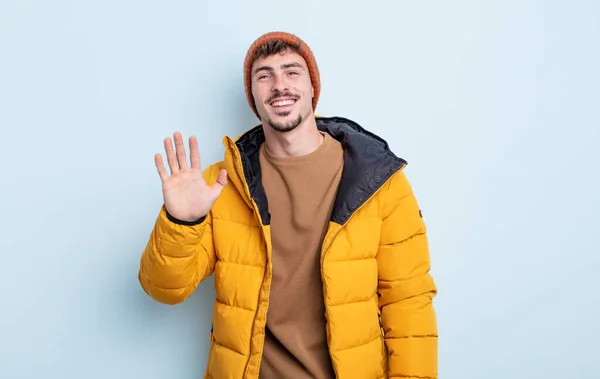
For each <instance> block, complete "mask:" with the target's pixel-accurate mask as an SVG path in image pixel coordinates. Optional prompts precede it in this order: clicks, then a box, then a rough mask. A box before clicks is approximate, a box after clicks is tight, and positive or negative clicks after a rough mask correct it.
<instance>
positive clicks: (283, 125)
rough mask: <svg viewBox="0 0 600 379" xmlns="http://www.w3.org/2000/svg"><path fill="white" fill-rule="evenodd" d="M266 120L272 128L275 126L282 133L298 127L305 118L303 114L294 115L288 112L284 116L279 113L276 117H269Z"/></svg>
mask: <svg viewBox="0 0 600 379" xmlns="http://www.w3.org/2000/svg"><path fill="white" fill-rule="evenodd" d="M266 121H267V124H269V126H271V128H273V129H274V130H276V131H278V132H280V133H287V132H291V131H292V130H294V129H296V128H297V127H298V126H299V125H300V124H302V121H304V118H303V117H302V115H298V116H296V117H294V116H292V115H289V114H288V115H286V116H283V117H282V116H279V115H277V116H276V117H267V119H266Z"/></svg>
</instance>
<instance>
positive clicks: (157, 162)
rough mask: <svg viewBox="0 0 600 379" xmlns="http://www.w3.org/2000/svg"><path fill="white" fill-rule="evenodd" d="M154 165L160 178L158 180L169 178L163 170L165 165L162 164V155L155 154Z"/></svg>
mask: <svg viewBox="0 0 600 379" xmlns="http://www.w3.org/2000/svg"><path fill="white" fill-rule="evenodd" d="M154 164H155V165H156V169H157V170H158V176H160V180H163V181H164V180H166V179H168V178H169V175H168V174H167V170H166V169H165V165H164V163H163V159H162V155H160V154H155V155H154Z"/></svg>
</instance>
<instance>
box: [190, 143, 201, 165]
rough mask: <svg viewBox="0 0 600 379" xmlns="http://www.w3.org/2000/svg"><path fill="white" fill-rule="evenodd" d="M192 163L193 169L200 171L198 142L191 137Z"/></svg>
mask: <svg viewBox="0 0 600 379" xmlns="http://www.w3.org/2000/svg"><path fill="white" fill-rule="evenodd" d="M190 163H191V166H192V168H197V169H200V152H199V151H198V140H197V139H196V137H194V136H191V137H190Z"/></svg>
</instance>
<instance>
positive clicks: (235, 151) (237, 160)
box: [232, 144, 269, 377]
mask: <svg viewBox="0 0 600 379" xmlns="http://www.w3.org/2000/svg"><path fill="white" fill-rule="evenodd" d="M232 150H233V155H234V158H235V159H234V162H235V166H236V169H237V170H238V175H239V173H241V174H242V176H241V177H242V178H244V180H243V182H244V184H245V185H246V186H247V184H246V176H245V175H244V168H243V167H241V165H240V161H241V157H240V154H239V151H238V148H237V146H235V144H234V147H232ZM247 196H248V197H249V198H250V202H251V203H252V207H253V208H254V216H255V217H256V221H257V222H258V225H259V226H260V231H261V233H262V235H263V240H264V241H265V244H267V238H266V235H265V231H264V228H263V227H262V220H261V219H260V216H259V214H260V212H259V211H258V208H257V206H256V202H255V201H254V199H252V196H250V191H247ZM268 255H269V252H268V248H267V258H268ZM268 264H269V262H268V259H266V260H265V271H264V273H263V280H262V283H261V285H260V288H261V289H260V291H262V288H263V287H264V285H265V279H266V276H267V269H268ZM259 308H260V292H259V294H258V302H257V304H256V312H255V313H254V320H253V321H252V328H251V329H250V339H249V340H248V341H250V348H249V350H248V360H247V361H246V367H245V368H244V377H246V376H247V373H248V367H249V366H250V360H251V359H252V336H254V328H255V327H256V318H257V317H258V311H259Z"/></svg>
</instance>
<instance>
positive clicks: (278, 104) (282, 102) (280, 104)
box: [272, 100, 296, 107]
mask: <svg viewBox="0 0 600 379" xmlns="http://www.w3.org/2000/svg"><path fill="white" fill-rule="evenodd" d="M295 102H296V100H280V101H275V102H273V104H272V105H273V106H274V107H283V106H285V105H292V104H294V103H295Z"/></svg>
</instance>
